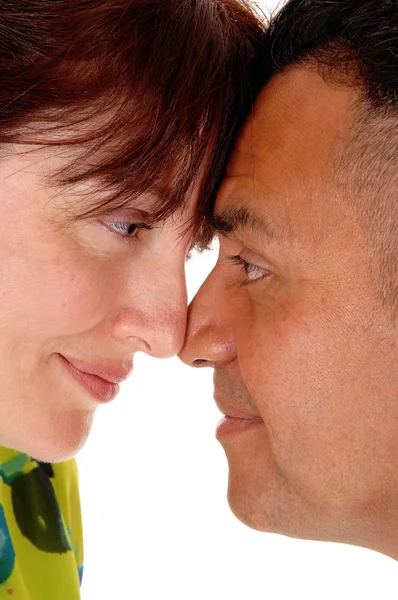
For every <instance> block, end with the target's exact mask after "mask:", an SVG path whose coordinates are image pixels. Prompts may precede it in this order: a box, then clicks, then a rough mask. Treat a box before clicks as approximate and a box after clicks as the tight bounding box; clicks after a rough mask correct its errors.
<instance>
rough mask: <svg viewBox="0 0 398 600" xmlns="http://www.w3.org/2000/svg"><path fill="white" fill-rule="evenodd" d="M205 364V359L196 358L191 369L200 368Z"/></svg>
mask: <svg viewBox="0 0 398 600" xmlns="http://www.w3.org/2000/svg"><path fill="white" fill-rule="evenodd" d="M205 363H207V360H206V359H205V358H197V359H196V360H194V361H193V363H192V366H193V367H201V366H202V365H203V364H205Z"/></svg>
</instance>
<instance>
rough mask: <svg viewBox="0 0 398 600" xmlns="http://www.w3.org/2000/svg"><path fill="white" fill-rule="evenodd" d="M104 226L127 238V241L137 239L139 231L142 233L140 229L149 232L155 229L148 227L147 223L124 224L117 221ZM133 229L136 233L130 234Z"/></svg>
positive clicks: (108, 222)
mask: <svg viewBox="0 0 398 600" xmlns="http://www.w3.org/2000/svg"><path fill="white" fill-rule="evenodd" d="M104 224H105V225H106V226H107V227H109V228H110V229H112V231H114V232H115V233H117V234H119V235H121V236H122V237H123V238H125V239H127V240H132V239H134V238H135V237H136V234H137V233H138V231H140V229H145V230H149V231H150V230H151V229H153V227H151V226H150V225H146V224H145V223H129V222H123V221H116V222H111V221H104ZM123 228H125V229H123ZM131 228H133V229H134V231H132V232H130V229H131ZM131 234H132V235H131Z"/></svg>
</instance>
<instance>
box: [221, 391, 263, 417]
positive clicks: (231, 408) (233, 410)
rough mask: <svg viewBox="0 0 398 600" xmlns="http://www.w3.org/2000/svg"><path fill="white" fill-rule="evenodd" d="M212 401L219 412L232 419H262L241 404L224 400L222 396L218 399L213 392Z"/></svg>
mask: <svg viewBox="0 0 398 600" xmlns="http://www.w3.org/2000/svg"><path fill="white" fill-rule="evenodd" d="M214 401H215V403H216V406H217V408H218V410H219V411H220V412H222V414H223V415H225V416H226V417H231V418H232V419H244V420H253V419H254V420H257V421H262V419H261V417H260V416H259V415H256V414H253V413H251V412H249V411H248V410H245V408H243V407H241V406H236V405H234V404H232V403H231V402H229V401H226V400H225V399H224V398H223V399H220V398H219V397H218V396H217V394H216V393H215V394H214Z"/></svg>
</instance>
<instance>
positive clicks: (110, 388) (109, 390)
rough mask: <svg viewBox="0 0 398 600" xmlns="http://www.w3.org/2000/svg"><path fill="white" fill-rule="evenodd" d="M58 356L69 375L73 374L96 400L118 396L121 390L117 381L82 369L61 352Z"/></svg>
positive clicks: (105, 400)
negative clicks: (114, 381)
mask: <svg viewBox="0 0 398 600" xmlns="http://www.w3.org/2000/svg"><path fill="white" fill-rule="evenodd" d="M58 356H59V357H60V360H61V362H62V364H63V365H64V367H65V369H66V370H67V371H68V373H69V375H71V376H72V377H73V378H74V379H75V381H77V382H79V383H80V384H81V386H82V387H83V388H84V389H85V390H86V391H87V392H89V393H90V394H91V396H93V397H94V398H95V399H96V400H99V401H100V402H110V401H111V400H113V399H114V398H115V397H116V396H117V394H118V392H119V385H118V384H117V383H113V382H111V381H108V380H106V379H103V378H102V377H99V376H98V375H94V374H93V373H87V372H85V371H82V370H81V369H78V368H77V367H75V366H74V365H73V364H72V363H71V362H70V361H69V360H68V359H66V358H65V357H64V356H62V355H61V354H59V355H58ZM87 368H88V367H87Z"/></svg>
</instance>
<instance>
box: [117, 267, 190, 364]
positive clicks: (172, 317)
mask: <svg viewBox="0 0 398 600" xmlns="http://www.w3.org/2000/svg"><path fill="white" fill-rule="evenodd" d="M186 322H187V294H186V285H185V275H184V270H183V268H182V269H181V272H179V273H170V272H169V273H163V274H159V276H158V277H156V278H154V280H152V281H151V282H148V283H147V285H146V286H145V289H144V288H143V286H140V289H137V290H135V291H134V292H133V293H132V298H131V299H130V301H128V302H125V303H124V306H123V307H121V308H120V310H119V311H118V312H117V314H115V315H114V317H113V319H112V325H111V327H112V336H113V337H114V339H116V340H117V341H118V342H119V343H120V344H122V345H123V346H125V347H126V349H127V348H128V349H130V348H131V350H132V351H137V350H140V351H143V352H145V353H147V354H149V355H150V356H153V357H155V358H169V357H171V356H175V355H176V354H178V353H179V352H180V350H181V347H182V345H183V342H184V336H185V329H186Z"/></svg>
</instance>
